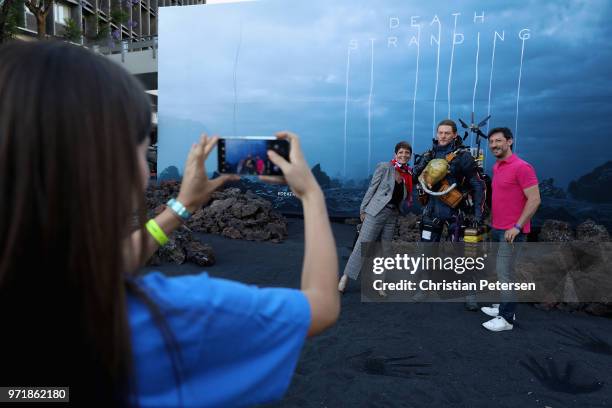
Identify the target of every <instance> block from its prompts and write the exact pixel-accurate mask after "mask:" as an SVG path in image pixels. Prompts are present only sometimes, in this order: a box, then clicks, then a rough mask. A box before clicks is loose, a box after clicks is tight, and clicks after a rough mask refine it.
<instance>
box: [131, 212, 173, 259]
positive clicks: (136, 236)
mask: <svg viewBox="0 0 612 408" xmlns="http://www.w3.org/2000/svg"><path fill="white" fill-rule="evenodd" d="M154 219H155V222H156V223H157V225H159V227H160V228H161V229H162V231H164V233H165V234H166V235H167V236H169V235H170V234H171V233H172V232H173V231H174V230H175V229H177V228H178V227H180V226H181V224H182V221H181V220H180V219H179V217H178V216H177V215H176V214H175V213H174V212H173V211H172V210H171V209H169V208H166V209H165V210H164V211H162V212H161V213H160V214H159V215H158V216H157V217H155V218H154ZM143 240H144V245H143ZM158 248H159V244H158V243H157V241H155V239H153V237H152V236H151V234H149V233H148V232H147V231H146V230H144V234H143V230H140V229H138V230H136V231H134V232H133V233H132V235H131V236H130V238H129V240H128V242H127V251H126V257H127V262H128V269H129V270H131V271H133V270H136V269H138V268H140V267H142V266H144V264H143V263H144V262H146V261H147V260H148V259H149V258H151V256H153V254H154V253H155V251H157V249H158ZM141 251H143V252H141Z"/></svg>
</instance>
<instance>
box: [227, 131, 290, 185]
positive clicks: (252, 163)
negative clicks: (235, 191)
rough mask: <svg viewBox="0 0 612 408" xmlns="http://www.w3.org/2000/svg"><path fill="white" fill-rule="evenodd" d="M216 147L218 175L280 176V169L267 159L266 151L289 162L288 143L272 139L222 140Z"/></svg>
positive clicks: (244, 138) (245, 138) (243, 138)
mask: <svg viewBox="0 0 612 408" xmlns="http://www.w3.org/2000/svg"><path fill="white" fill-rule="evenodd" d="M217 147H218V149H217V152H218V164H219V173H230V174H239V175H245V176H247V175H252V176H258V175H269V176H280V175H282V174H283V173H282V172H281V169H280V168H279V167H277V166H276V165H274V163H272V162H271V161H270V159H268V154H267V151H268V150H274V151H275V152H276V153H278V154H280V155H281V156H282V157H284V158H285V159H286V160H289V142H288V141H287V140H279V139H276V138H274V137H242V138H238V137H237V138H223V139H219V143H218V145H217Z"/></svg>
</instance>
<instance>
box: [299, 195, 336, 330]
mask: <svg viewBox="0 0 612 408" xmlns="http://www.w3.org/2000/svg"><path fill="white" fill-rule="evenodd" d="M302 204H303V208H304V246H305V249H304V263H303V266H302V290H303V291H304V292H306V293H307V296H309V298H311V299H313V300H314V302H311V305H314V306H313V310H314V309H315V308H316V310H315V311H313V313H316V314H317V316H318V318H319V320H321V317H323V319H322V320H321V321H320V322H319V323H320V324H319V325H318V326H319V327H311V334H313V333H318V332H320V331H321V330H323V329H325V328H326V327H328V326H330V325H332V324H333V323H334V322H335V321H336V320H337V317H338V314H339V312H340V299H339V296H338V291H337V285H338V256H337V253H336V243H335V241H334V236H333V234H332V231H331V225H330V223H329V218H328V215H327V209H326V207H325V200H324V197H323V193H322V192H321V190H320V189H318V191H316V192H313V193H312V194H311V195H309V196H308V197H304V199H303V201H302Z"/></svg>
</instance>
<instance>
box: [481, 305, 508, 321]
mask: <svg viewBox="0 0 612 408" xmlns="http://www.w3.org/2000/svg"><path fill="white" fill-rule="evenodd" d="M480 310H481V311H482V313H484V314H486V315H487V316H491V317H497V316H498V315H499V308H497V307H486V306H485V307H481V308H480ZM515 320H516V314H513V315H512V322H514V321H515Z"/></svg>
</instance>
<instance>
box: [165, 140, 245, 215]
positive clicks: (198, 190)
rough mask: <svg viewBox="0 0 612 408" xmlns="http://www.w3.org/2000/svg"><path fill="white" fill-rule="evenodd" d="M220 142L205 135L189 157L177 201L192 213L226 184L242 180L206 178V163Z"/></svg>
mask: <svg viewBox="0 0 612 408" xmlns="http://www.w3.org/2000/svg"><path fill="white" fill-rule="evenodd" d="M218 140H219V138H218V137H212V138H209V137H208V136H207V135H206V134H203V135H202V136H200V141H199V143H194V144H193V146H191V150H190V151H189V155H188V156H187V161H186V162H185V171H184V172H183V181H182V183H181V190H180V191H179V195H178V197H177V200H178V201H179V202H180V203H181V204H183V205H184V206H185V208H187V210H188V211H189V212H191V213H193V212H195V211H196V210H198V209H199V208H201V207H202V206H203V205H204V204H206V203H207V202H208V201H209V200H210V196H211V194H212V193H213V192H214V191H215V190H216V189H218V188H219V187H221V186H222V185H223V184H224V183H226V182H228V181H234V180H239V179H240V177H239V176H237V175H227V174H224V175H222V176H220V177H217V178H216V179H213V180H209V179H208V177H207V176H206V168H205V167H204V162H205V161H206V158H207V157H208V155H209V154H210V152H211V151H212V149H213V148H214V147H215V146H216V145H217V141H218Z"/></svg>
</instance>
